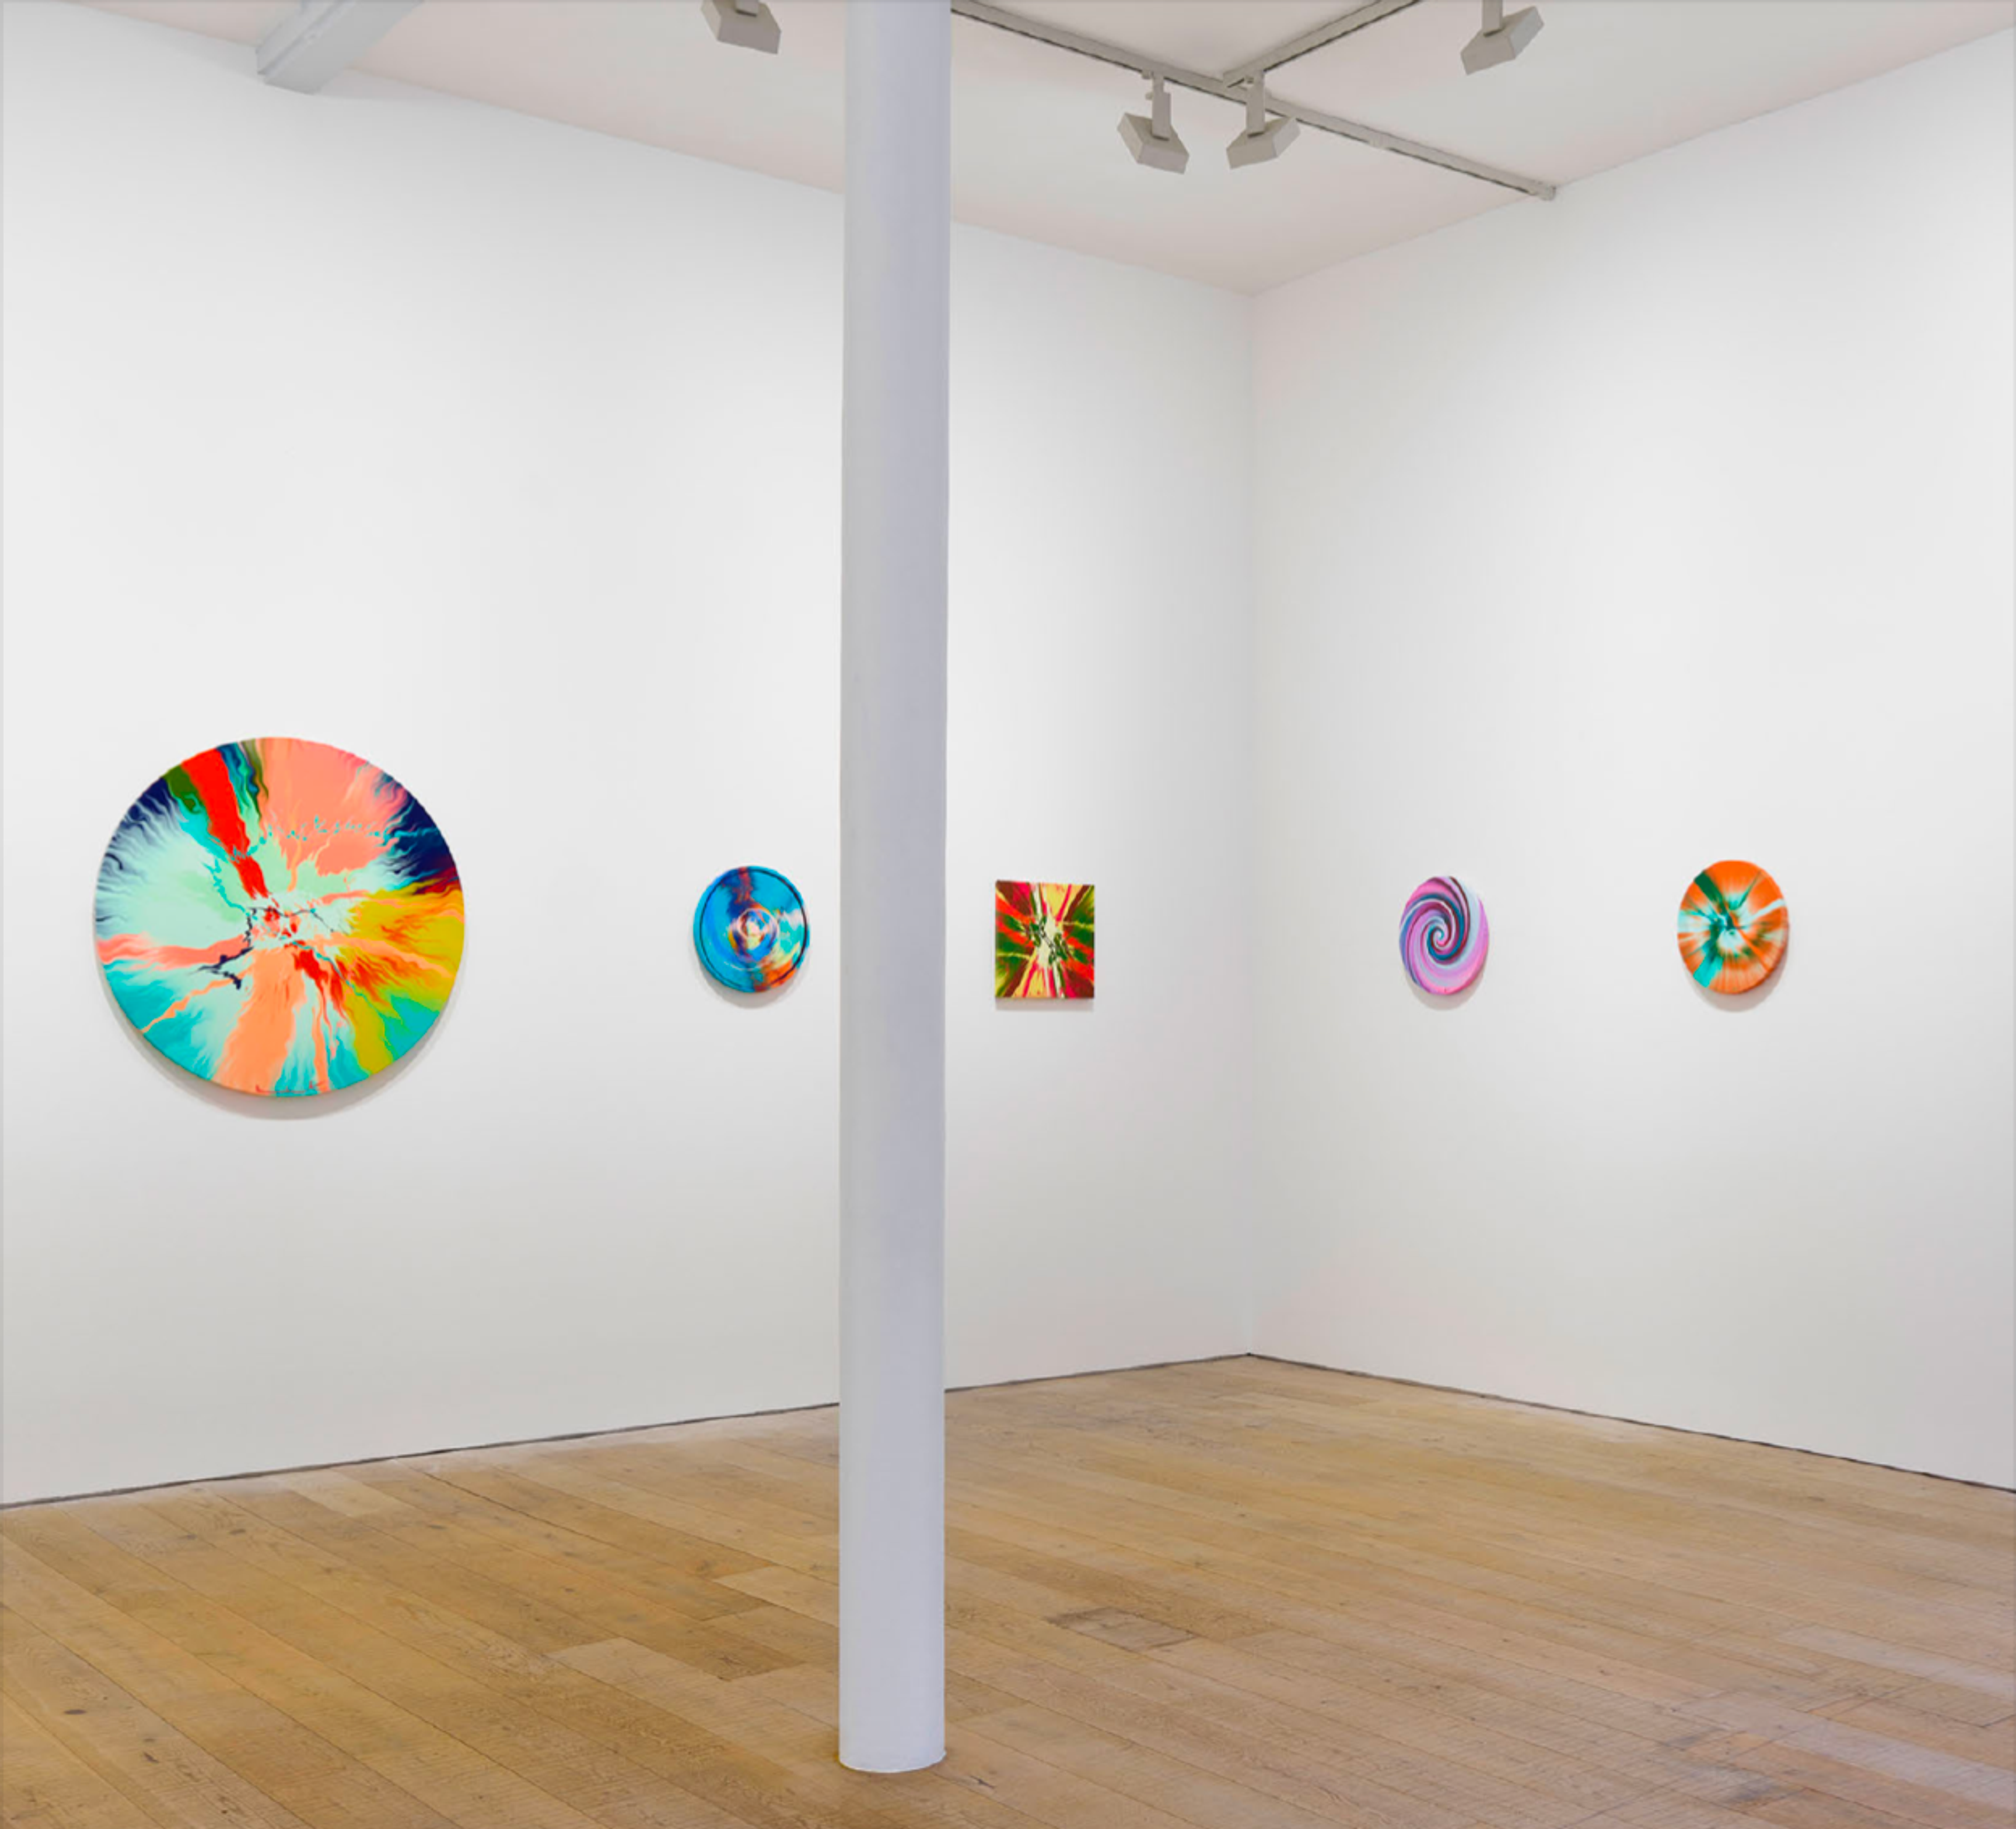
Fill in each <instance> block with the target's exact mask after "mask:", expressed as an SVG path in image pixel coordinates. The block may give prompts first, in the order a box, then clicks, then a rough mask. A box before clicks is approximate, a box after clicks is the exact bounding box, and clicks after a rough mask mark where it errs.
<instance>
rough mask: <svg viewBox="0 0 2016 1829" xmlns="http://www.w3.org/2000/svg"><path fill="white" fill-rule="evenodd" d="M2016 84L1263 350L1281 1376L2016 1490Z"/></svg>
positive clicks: (1430, 283)
mask: <svg viewBox="0 0 2016 1829" xmlns="http://www.w3.org/2000/svg"><path fill="white" fill-rule="evenodd" d="M1542 49H1544V46H1543V47H1542ZM2011 52H2012V45H2011V38H2010V35H2009V34H2007V33H2004V34H2000V36H1998V37H1996V38H1989V39H1986V40H1984V41H1980V42H1978V43H1977V44H1975V45H1970V46H1968V47H1967V48H1965V49H1960V50H1957V51H1954V52H1949V53H1948V54H1946V55H1944V56H1940V57H1938V58H1935V59H1931V60H1929V61H1928V62H1925V63H1921V64H1918V65H1916V66H1913V67H1909V68H1906V69H1904V70H1899V71H1898V72H1895V73H1894V74H1892V75H1889V76H1888V77H1883V78H1881V79H1879V80H1877V81H1872V82H1870V83H1867V84H1865V85H1862V86H1860V87H1859V88H1852V89H1849V90H1845V91H1842V92H1838V93H1837V94H1834V95H1829V96H1826V97H1823V98H1821V99H1818V100H1815V101H1812V102H1809V103H1804V104H1802V106H1798V107H1795V108H1791V109H1787V110H1785V111H1784V112H1783V113H1777V114H1773V115H1771V116H1769V117H1765V118H1762V119H1759V120H1757V121H1752V122H1751V123H1749V124H1746V125H1744V126H1742V127H1739V128H1733V129H1731V130H1730V131H1725V132H1722V133H1718V134H1715V135H1711V136H1709V137H1708V138H1705V139H1700V140H1697V141H1695V142H1692V143H1690V144H1687V145H1685V146H1679V147H1678V148H1676V149H1673V150H1672V151H1669V152H1667V153H1661V154H1660V155H1658V156H1657V157H1652V158H1648V159H1646V160H1643V161H1642V162H1640V163H1638V164H1633V165H1629V166H1627V167H1623V168H1622V169H1619V170H1618V171H1612V172H1611V173H1609V174H1607V175H1604V176H1603V177H1600V178H1593V179H1591V180H1589V181H1588V182H1585V183H1581V184H1578V185H1573V186H1571V187H1570V188H1568V189H1566V190H1564V192H1563V193H1561V196H1560V198H1559V200H1557V202H1555V203H1553V204H1552V205H1551V206H1550V207H1546V208H1540V207H1519V208H1516V209H1511V210H1507V211H1502V212H1499V213H1496V214H1492V215H1489V216H1487V217H1485V218H1481V219H1478V220H1477V221H1472V222H1469V223H1466V224H1464V225H1460V226H1459V227H1456V228H1453V229H1449V230H1446V231H1445V232H1442V233H1440V234H1438V235H1435V236H1429V237H1427V238H1425V239H1420V240H1418V241H1416V242H1413V243H1409V244H1407V245H1405V246H1402V247H1395V248H1392V249H1390V250H1387V251H1385V252H1383V253H1381V254H1375V255H1373V256H1370V257H1366V258H1364V259H1361V260H1359V261H1354V262H1352V263H1351V264H1349V265H1345V266H1343V267H1340V268H1334V269H1332V270H1330V271H1329V272H1326V273H1323V274H1320V275H1316V276H1315V277H1312V278H1311V279H1307V280H1305V281H1302V282H1300V283H1297V284H1295V285H1293V286H1287V287H1286V288H1283V290H1280V291H1277V292H1275V293H1270V294H1269V295H1267V296H1266V297H1265V298H1263V299H1262V301H1261V303H1260V305H1259V311H1258V321H1257V325H1256V330H1255V337H1256V355H1255V361H1256V377H1257V378H1256V383H1255V394H1256V412H1257V416H1258V417H1257V423H1258V437H1257V439H1256V445H1255V450H1256V464H1257V469H1256V475H1255V503H1256V518H1255V552H1256V576H1257V580H1258V594H1257V603H1258V617H1259V633H1258V700H1257V703H1258V720H1257V730H1258V754H1259V762H1258V770H1259V779H1258V788H1259V793H1258V841H1259V873H1258V881H1259V882H1260V883H1262V884H1265V886H1266V888H1267V895H1266V902H1267V904H1268V906H1269V931H1271V932H1272V933H1273V934H1276V936H1280V937H1282V938H1286V937H1287V936H1288V935H1292V936H1293V938H1292V942H1291V944H1290V945H1287V946H1286V947H1283V948H1279V949H1274V950H1273V951H1272V952H1271V954H1270V956H1271V958H1272V961H1273V963H1272V964H1271V966H1269V967H1263V969H1262V971H1261V973H1260V974H1259V978H1258V1026H1257V1031H1256V1035H1257V1041H1256V1052H1257V1060H1258V1104H1257V1110H1258V1112H1259V1114H1260V1118H1259V1131H1258V1162H1259V1164H1260V1182H1259V1185H1260V1190H1261V1208H1260V1210H1261V1215H1262V1224H1261V1226H1259V1228H1258V1231H1257V1233H1256V1235H1255V1236H1256V1239H1257V1241H1258V1269H1257V1283H1256V1288H1255V1320H1254V1334H1253V1343H1254V1345H1255V1349H1256V1350H1258V1351H1260V1352H1267V1353H1273V1354H1278V1355H1280V1356H1285V1357H1288V1358H1293V1359H1309V1360H1313V1361H1316V1362H1319V1363H1324V1364H1328V1365H1334V1366H1348V1367H1353V1368H1357V1369H1360V1370H1367V1371H1372V1372H1378V1373H1384V1374H1391V1375H1395V1376H1398V1377H1406V1378H1412V1379H1417V1380H1421V1381H1427V1382H1431V1383H1435V1384H1451V1385H1457V1386H1461V1387H1465V1388H1470V1389H1473V1390H1478V1391H1485V1392H1499V1393H1504V1394H1509V1395H1514V1396H1517V1397H1521V1398H1525V1399H1533V1400H1537V1401H1540V1402H1548V1403H1553V1404H1560V1405H1565V1406H1572V1407H1575V1408H1579V1409H1584V1410H1593V1411H1598V1412H1601V1413H1606V1414H1608V1415H1611V1416H1620V1417H1634V1418H1639V1419H1643V1420H1650V1421H1654V1422H1658V1423H1665V1424H1676V1425H1679V1426H1680V1427H1683V1428H1692V1429H1700V1430H1707V1431H1715V1432H1718V1433H1723V1434H1727V1435H1738V1436H1744V1437H1751V1438H1758V1439H1761V1440H1764V1441H1767V1442H1784V1443H1789V1444H1793V1445H1796V1446H1801V1447H1805V1448H1810V1449H1820V1450H1823V1451H1824V1452H1827V1453H1838V1454H1845V1455H1852V1456H1859V1457H1862V1458H1865V1459H1869V1460H1877V1461H1885V1462H1890V1463H1894V1464H1902V1465H1904V1466H1906V1467H1921V1468H1926V1469H1930V1470H1932V1471H1939V1472H1942V1473H1946V1474H1958V1475H1962V1476H1964V1477H1967V1478H1974V1479H1978V1480H1986V1481H1992V1482H1997V1483H2000V1484H2004V1485H2007V1484H2008V1483H2010V1482H2011V1479H2012V1478H2016V1465H2012V1461H2011V1454H2012V1450H2013V1449H2016V1417H2012V1414H2011V1403H2012V1394H2016V1365H2012V1346H2011V1341H2012V1316H2011V1303H2012V1300H2016V1262H2012V1245H2011V1240H2012V1212H2016V1186H2012V1180H2011V1172H2012V1154H2016V1136H2012V1124H2016V1116H2013V1115H2012V1114H2016V1072H2012V1050H2016V991H2013V990H2012V979H2011V970H2012V960H2011V947H2010V944H2009V936H2010V933H2011V920H2012V914H2016V909H2012V901H2011V892H2012V877H2013V876H2016V859H2013V858H2012V844H2016V805H2012V729H2011V682H2012V677H2013V675H2012V668H2016V645H2012V626H2011V622H2012V618H2011V606H2012V600H2016V578H2012V571H2011V554H2012V543H2016V531H2012V525H2011V513H2012V506H2011V505H2012V499H2016V466H2012V451H2011V445H2012V424H2011V419H2012V414H2011V405H2012V399H2016V379H2013V378H2012V374H2011V323H2012V312H2016V296H2012V264H2013V261H2016V256H2013V255H2012V239H2016V191H2012V173H2016V143H2012V132H2011V89H2012V82H2011V74H2012V72H2011ZM1535 54H1536V55H1537V54H1538V53H1537V52H1536V53H1535ZM1486 80H1495V79H1486ZM1726 857H1734V858H1740V859H1751V860H1754V861H1755V862H1759V863H1762V864H1763V865H1764V866H1766V867H1767V868H1768V869H1770V870H1771V871H1772V872H1773V874H1774V875H1775V876H1776V877H1777V880H1778V881H1779V882H1780V884H1781V885H1782V886H1783V887H1784V891H1785V893H1786V895H1787V898H1788V900H1789V904H1790V908H1791V945H1790V949H1789V952H1788V955H1787V960H1786V963H1785V965H1784V968H1783V970H1782V971H1781V972H1780V974H1779V979H1778V981H1777V984H1776V985H1775V986H1773V987H1770V988H1767V989H1766V990H1765V991H1763V992H1760V993H1755V994H1753V995H1752V996H1751V997H1750V998H1748V999H1741V1000H1737V1001H1730V1000H1725V999H1715V998H1712V997H1711V996H1709V995H1708V993H1706V992H1701V991H1699V990H1697V988H1695V987H1694V985H1693V984H1692V983H1691V981H1690V980H1689V978H1687V975H1686V974H1685V972H1684V971H1683V969H1682V968H1681V967H1680V964H1679V959H1678V956H1677V952H1676V947H1675V943H1674V939H1673V937H1672V936H1673V919H1674V912H1675V909H1676V906H1677V905H1678V903H1679V898H1680V895H1681V894H1682V892H1683V890H1684V889H1685V888H1686V887H1687V882H1688V880H1689V878H1690V876H1691V875H1692V874H1693V873H1694V871H1696V870H1697V869H1700V868H1701V867H1703V866H1705V865H1707V864H1708V863H1711V862H1714V861H1715V860H1716V859H1722V858H1726ZM1438 873H1444V874H1454V875H1456V876H1457V877H1460V878H1462V879H1463V881H1464V882H1465V883H1466V884H1469V885H1471V887H1473V888H1474V890H1475V891H1476V892H1477V893H1478V895H1480V896H1481V898H1482V900H1483V902H1484V904H1485V909H1486V911H1487V914H1488V916H1489V922H1490V927H1491V935H1492V949H1491V955H1490V960H1489V964H1488V965H1487V966H1486V967H1485V971H1484V974H1483V976H1482V978H1481V980H1480V981H1479V982H1478V985H1477V987H1476V988H1475V989H1474V992H1472V993H1471V995H1470V996H1468V997H1467V999H1463V1001H1461V1002H1460V1004H1457V1005H1456V1006H1453V1007H1451V1006H1435V1007H1431V1006H1430V1004H1431V1000H1430V999H1426V998H1424V997H1420V996H1417V994H1415V993H1414V992H1413V991H1412V990H1411V988H1410V987H1409V984H1408V982H1407V981H1406V978H1405V977H1404V976H1403V975H1402V972H1401V970H1400V967H1399V960H1398V958H1397V956H1396V953H1397V945H1396V939H1395V934H1396V932H1397V929H1398V926H1399V914H1400V910H1401V907H1402V904H1403V902H1405V901H1406V898H1407V896H1408V895H1409V892H1410V891H1412V889H1413V887H1414V886H1415V885H1416V884H1417V883H1418V882H1420V880H1422V879H1423V878H1424V877H1428V876H1431V875H1434V874H1438Z"/></svg>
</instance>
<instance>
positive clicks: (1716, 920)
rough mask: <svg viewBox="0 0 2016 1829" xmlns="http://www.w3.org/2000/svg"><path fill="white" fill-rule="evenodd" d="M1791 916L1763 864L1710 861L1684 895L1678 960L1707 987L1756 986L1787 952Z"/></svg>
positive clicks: (1734, 989)
mask: <svg viewBox="0 0 2016 1829" xmlns="http://www.w3.org/2000/svg"><path fill="white" fill-rule="evenodd" d="M1790 931H1791V916H1789V915H1788V914H1787V912H1786V909H1785V895H1784V891H1783V890H1781V889H1780V887H1778V884H1777V880H1776V879H1775V878H1774V877H1773V876H1772V874H1771V873H1770V872H1769V870H1767V869H1764V868H1763V867H1762V866H1761V865H1758V864H1746V863H1739V862H1733V861H1730V860H1725V861H1724V862H1721V863H1719V864H1710V865H1709V866H1708V868H1707V869H1705V870H1703V871H1702V872H1701V874H1700V875H1699V876H1698V877H1695V878H1694V880H1693V881H1692V882H1691V883H1690V884H1688V885H1687V894H1686V895H1683V896H1682V897H1681V898H1680V961H1681V963H1683V965H1685V966H1686V967H1687V970H1689V971H1690V972H1691V973H1692V974H1694V982H1695V983H1696V984H1697V985H1701V987H1702V988H1703V989H1705V990H1708V991H1717V992H1721V993H1722V994H1723V996H1731V997H1733V996H1736V995H1737V993H1738V992H1744V991H1754V990H1755V989H1756V988H1757V987H1758V986H1759V985H1761V984H1762V983H1763V982H1764V981H1765V980H1766V978H1769V977H1770V975H1771V974H1772V973H1773V972H1774V971H1776V970H1777V969H1778V963H1779V961H1780V960H1782V959H1783V958H1784V956H1785V941H1786V938H1787V934H1789V933H1790Z"/></svg>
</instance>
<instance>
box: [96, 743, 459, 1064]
mask: <svg viewBox="0 0 2016 1829" xmlns="http://www.w3.org/2000/svg"><path fill="white" fill-rule="evenodd" d="M97 928H98V960H99V964H100V965H101V966H102V967H103V968H104V971H105V977H106V982H107V983H108V984H109V985H110V986H111V988H112V995H113V998H114V999H116V1000H117V1003H118V1005H119V1007H120V1009H121V1010H123V1011H124V1013H125V1014H126V1017H127V1020H128V1021H130V1022H131V1024H132V1025H133V1026H134V1028H136V1029H137V1030H139V1032H140V1033H141V1034H142V1035H144V1036H145V1037H146V1039H147V1040H148V1041H149V1042H151V1043H153V1046H155V1047H156V1048H157V1049H158V1050H160V1052H161V1053H163V1054H164V1055H166V1056H167V1058H168V1059H169V1060H172V1061H173V1062H174V1063H175V1065H176V1066H178V1067H179V1068H184V1069H185V1070H186V1071H189V1072H190V1073H193V1074H194V1075H196V1076H197V1077H198V1078H201V1079H207V1080H210V1081H211V1082H214V1083H215V1084H216V1085H218V1086H229V1087H230V1088H231V1089H232V1090H233V1091H235V1092H240V1093H266V1094H270V1095H272V1096H277V1097H280V1098H289V1097H296V1096H303V1095H307V1094H312V1093H329V1092H334V1091H336V1090H337V1089H340V1088H341V1087H344V1086H355V1084H356V1083H357V1082H358V1081H359V1080H362V1079H364V1078H368V1077H369V1075H372V1074H374V1073H376V1072H377V1071H380V1069H381V1068H387V1067H389V1066H391V1064H392V1063H393V1062H394V1060H398V1058H399V1057H400V1056H401V1055H402V1054H404V1053H406V1052H407V1051H408V1050H409V1049H411V1048H412V1047H413V1046H415V1044H416V1043H417V1042H419V1039H420V1038H421V1037H422V1036H423V1035H425V1034H426V1033H427V1031H428V1030H429V1029H430V1028H432V1027H433V1026H434V1019H435V1018H436V1017H437V1016H439V1015H440V1014H441V1010H442V1007H443V1006H445V1004H446V1003H447V1002H448V992H449V989H450V988H451V987H452V985H454V983H455V969H456V967H458V966H459V965H460V963H462V935H463V920H462V880H461V878H460V877H459V876H458V875H457V874H456V873H455V859H454V858H453V857H452V856H451V855H449V853H448V844H447V842H446V841H445V840H444V839H443V838H442V837H441V833H440V831H439V830H437V828H436V826H435V825H434V821H433V820H432V819H430V818H429V817H428V816H427V808H424V807H423V806H422V805H420V803H419V801H417V800H416V799H415V798H414V797H412V794H410V793H409V792H408V791H407V790H406V789H405V788H404V787H401V786H400V784H399V783H398V782H396V781H394V779H392V777H391V776H389V775H387V773H385V772H384V771H383V769H376V768H373V766H372V765H371V764H370V763H369V762H367V761H365V760H364V759H363V758H362V757H359V756H354V755H352V754H350V752H349V751H347V750H340V749H334V748H332V747H330V746H329V744H327V743H308V742H305V741H303V740H301V739H299V738H297V737H288V736H260V737H251V738H248V739H247V740H245V741H244V742H243V743H220V744H219V745H218V747H216V748H215V749H210V750H204V751H203V752H202V753H201V754H198V755H193V756H191V757H189V758H188V759H187V760H186V761H181V762H178V763H177V764H176V765H175V767H173V768H172V769H169V770H168V772H167V773H166V774H165V775H164V776H162V777H161V778H160V779H159V780H158V781H157V782H156V783H154V784H153V786H152V787H149V789H148V790H147V791H146V793H145V794H142V795H141V796H140V797H139V799H138V800H136V801H135V802H134V803H133V805H131V808H128V811H127V814H126V816H125V818H124V819H121V821H120V822H119V829H118V830H117V831H116V832H114V833H113V835H112V842H111V843H110V844H109V845H107V846H106V851H105V860H104V862H103V863H102V864H101V865H100V866H99V871H98V901H97Z"/></svg>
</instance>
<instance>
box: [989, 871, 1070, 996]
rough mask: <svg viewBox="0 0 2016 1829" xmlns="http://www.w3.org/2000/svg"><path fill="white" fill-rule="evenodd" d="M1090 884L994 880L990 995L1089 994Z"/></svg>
mask: <svg viewBox="0 0 2016 1829" xmlns="http://www.w3.org/2000/svg"><path fill="white" fill-rule="evenodd" d="M1092 913H1093V906H1092V885H1091V884H1089V883H1002V882H997V883H996V884H995V885H994V995H995V996H996V997H1015V998H1025V997H1026V998H1035V997H1089V996H1091V995H1092Z"/></svg>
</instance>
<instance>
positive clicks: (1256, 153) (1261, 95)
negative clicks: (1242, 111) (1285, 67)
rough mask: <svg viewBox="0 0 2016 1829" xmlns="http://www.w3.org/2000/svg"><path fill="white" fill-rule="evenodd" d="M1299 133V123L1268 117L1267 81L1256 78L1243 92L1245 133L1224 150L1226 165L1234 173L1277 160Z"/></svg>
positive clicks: (1282, 116) (1283, 118) (1281, 117)
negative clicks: (1250, 166) (1246, 167)
mask: <svg viewBox="0 0 2016 1829" xmlns="http://www.w3.org/2000/svg"><path fill="white" fill-rule="evenodd" d="M1301 131H1302V129H1301V123H1300V122H1299V121H1291V120H1290V119H1289V118H1288V117H1287V115H1285V114H1277V115H1276V116H1275V117H1274V118H1273V120H1272V121H1269V119H1268V118H1267V79H1266V78H1265V77H1264V76H1256V77H1254V79H1253V81H1251V83H1250V84H1248V85H1247V90H1246V130H1245V131H1244V132H1243V133H1242V134H1240V136H1239V137H1238V139H1236V140H1234V141H1233V142H1232V144H1231V145H1230V146H1227V147H1226V149H1225V162H1226V164H1228V165H1229V166H1230V167H1232V168H1233V171H1237V170H1238V169H1239V168H1240V167H1241V166H1242V165H1258V164H1260V163H1261V162H1262V160H1267V159H1278V158H1280V156H1281V155H1282V154H1283V153H1285V152H1286V151H1287V149H1288V148H1289V147H1290V146H1292V145H1294V140H1295V135H1297V134H1298V133H1300V132H1301Z"/></svg>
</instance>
